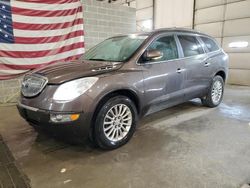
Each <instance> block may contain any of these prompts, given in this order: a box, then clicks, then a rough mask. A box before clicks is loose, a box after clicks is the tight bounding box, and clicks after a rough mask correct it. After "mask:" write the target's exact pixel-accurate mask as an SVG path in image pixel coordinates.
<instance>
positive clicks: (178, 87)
mask: <svg viewBox="0 0 250 188" xmlns="http://www.w3.org/2000/svg"><path fill="white" fill-rule="evenodd" d="M175 39H176V38H175V36H174V35H170V36H169V35H167V36H161V37H159V38H157V39H156V40H154V41H153V42H152V43H151V44H150V45H149V47H148V48H147V49H146V50H158V51H161V52H162V53H163V56H162V58H160V59H155V60H150V61H145V60H143V58H141V59H140V60H139V62H140V64H141V65H142V68H143V76H144V89H145V98H146V101H147V104H148V107H149V111H148V113H152V112H156V111H159V110H162V109H164V108H166V107H169V106H173V105H174V104H177V103H181V102H183V97H184V93H183V90H182V84H183V79H184V76H183V74H181V73H178V72H177V71H178V69H180V67H181V64H180V63H179V60H178V58H179V49H178V47H177V43H176V40H175Z"/></svg>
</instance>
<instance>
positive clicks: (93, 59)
mask: <svg viewBox="0 0 250 188" xmlns="http://www.w3.org/2000/svg"><path fill="white" fill-rule="evenodd" d="M89 60H90V61H107V60H106V59H98V58H96V59H95V58H92V59H89Z"/></svg>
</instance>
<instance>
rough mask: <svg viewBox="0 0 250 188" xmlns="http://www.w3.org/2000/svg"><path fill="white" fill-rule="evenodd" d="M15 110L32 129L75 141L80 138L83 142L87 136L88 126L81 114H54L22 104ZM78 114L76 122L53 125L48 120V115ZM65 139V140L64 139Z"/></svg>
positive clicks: (53, 123)
mask: <svg viewBox="0 0 250 188" xmlns="http://www.w3.org/2000/svg"><path fill="white" fill-rule="evenodd" d="M17 109H18V111H19V114H20V115H21V116H22V117H23V118H24V119H25V120H26V121H27V122H28V123H29V124H30V125H31V126H33V127H34V128H36V129H39V130H43V131H48V132H50V133H52V134H54V135H57V136H66V137H67V138H69V139H70V138H72V139H74V140H75V139H76V138H77V140H78V139H79V138H80V139H81V140H82V141H83V140H85V139H86V138H87V137H88V135H89V127H90V125H88V124H86V123H87V122H86V121H85V120H86V115H85V114H84V113H83V112H80V113H79V112H56V111H47V110H41V109H37V108H33V107H29V106H26V105H23V104H20V103H19V104H18V105H17ZM52 113H53V114H75V113H78V114H80V117H79V119H78V120H76V121H71V122H60V123H55V122H52V121H51V120H50V114H52ZM66 137H65V138H66Z"/></svg>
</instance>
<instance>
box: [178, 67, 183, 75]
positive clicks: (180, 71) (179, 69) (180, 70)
mask: <svg viewBox="0 0 250 188" xmlns="http://www.w3.org/2000/svg"><path fill="white" fill-rule="evenodd" d="M183 71H184V69H181V68H178V69H177V71H176V72H177V73H179V74H180V73H182V72H183Z"/></svg>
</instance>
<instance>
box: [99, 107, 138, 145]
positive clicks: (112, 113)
mask: <svg viewBox="0 0 250 188" xmlns="http://www.w3.org/2000/svg"><path fill="white" fill-rule="evenodd" d="M132 118H133V117H132V112H131V110H130V108H129V107H128V106H126V105H125V104H117V105H115V106H113V107H112V108H111V109H110V110H109V111H108V113H107V114H106V116H105V117H104V123H103V130H104V134H105V136H106V137H107V138H108V139H109V140H110V141H112V142H117V141H120V140H122V139H123V138H124V137H125V136H127V134H128V132H129V130H130V128H131V125H132Z"/></svg>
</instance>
